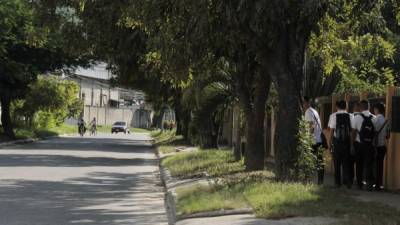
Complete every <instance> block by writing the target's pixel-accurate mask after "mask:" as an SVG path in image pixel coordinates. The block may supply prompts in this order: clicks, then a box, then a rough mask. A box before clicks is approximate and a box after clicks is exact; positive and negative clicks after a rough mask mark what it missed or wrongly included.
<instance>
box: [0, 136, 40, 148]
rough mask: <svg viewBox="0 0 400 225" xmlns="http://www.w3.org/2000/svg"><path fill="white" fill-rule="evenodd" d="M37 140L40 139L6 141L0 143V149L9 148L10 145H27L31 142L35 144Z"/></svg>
mask: <svg viewBox="0 0 400 225" xmlns="http://www.w3.org/2000/svg"><path fill="white" fill-rule="evenodd" d="M38 140H40V139H37V138H35V139H33V138H27V139H21V140H15V141H7V142H2V143H0V147H4V146H10V145H18V144H28V143H32V142H35V141H38Z"/></svg>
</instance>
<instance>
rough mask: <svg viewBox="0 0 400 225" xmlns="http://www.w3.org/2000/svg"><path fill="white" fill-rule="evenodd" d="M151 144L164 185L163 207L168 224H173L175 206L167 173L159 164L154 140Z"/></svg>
mask: <svg viewBox="0 0 400 225" xmlns="http://www.w3.org/2000/svg"><path fill="white" fill-rule="evenodd" d="M152 146H153V148H155V154H156V156H157V159H158V167H159V171H160V179H161V183H162V185H163V187H164V192H165V197H164V202H165V208H166V211H167V216H168V224H169V225H175V223H176V207H175V197H174V194H173V193H172V192H171V191H170V190H168V180H169V179H170V178H169V175H168V173H167V171H166V170H165V168H164V167H163V166H162V165H161V159H162V158H161V156H160V153H159V152H158V150H157V146H156V145H154V141H152Z"/></svg>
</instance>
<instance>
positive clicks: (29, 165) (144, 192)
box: [0, 134, 167, 225]
mask: <svg viewBox="0 0 400 225" xmlns="http://www.w3.org/2000/svg"><path fill="white" fill-rule="evenodd" d="M147 140H148V137H147V136H146V135H140V134H136V135H124V134H119V135H98V136H97V137H96V138H90V137H84V138H81V137H68V138H52V139H49V140H45V141H40V142H37V143H33V144H29V145H19V146H12V147H3V148H2V149H0V225H128V224H129V225H132V224H135V225H161V224H163V225H166V224H167V216H166V212H165V208H164V194H163V189H162V186H161V183H160V179H159V177H158V176H159V174H158V167H157V159H156V158H155V156H154V154H153V151H152V149H151V148H150V145H149V144H148V142H147Z"/></svg>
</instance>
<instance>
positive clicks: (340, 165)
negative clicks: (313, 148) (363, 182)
mask: <svg viewBox="0 0 400 225" xmlns="http://www.w3.org/2000/svg"><path fill="white" fill-rule="evenodd" d="M346 115H348V117H347V124H348V137H347V138H348V140H349V141H348V143H340V142H339V140H338V134H337V132H336V128H337V125H338V121H337V120H338V118H341V119H345V118H346ZM351 120H352V115H351V114H349V113H347V112H346V111H345V110H338V111H337V112H335V113H333V114H331V115H330V116H329V122H328V127H329V128H330V129H333V130H334V132H333V152H332V156H333V163H334V173H335V185H336V186H341V185H342V183H345V184H346V185H347V186H348V187H349V188H350V187H351V185H352V183H353V182H352V178H351V168H350V166H351V161H352V159H351V152H350V145H351V139H350V132H351ZM342 122H344V121H342ZM342 122H341V123H342ZM342 171H343V178H342ZM342 179H343V182H342Z"/></svg>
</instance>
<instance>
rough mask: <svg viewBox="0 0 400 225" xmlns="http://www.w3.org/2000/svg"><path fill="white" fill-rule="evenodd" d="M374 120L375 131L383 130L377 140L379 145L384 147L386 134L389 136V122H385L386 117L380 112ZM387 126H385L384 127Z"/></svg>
mask: <svg viewBox="0 0 400 225" xmlns="http://www.w3.org/2000/svg"><path fill="white" fill-rule="evenodd" d="M372 122H373V123H374V127H375V131H376V132H378V131H379V130H381V129H382V130H381V132H380V133H379V134H378V140H377V146H378V147H382V146H385V144H386V136H387V132H388V130H387V123H386V124H385V117H384V116H383V115H382V114H378V115H377V116H376V117H375V118H374V119H373V120H372ZM383 126H385V127H383Z"/></svg>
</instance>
